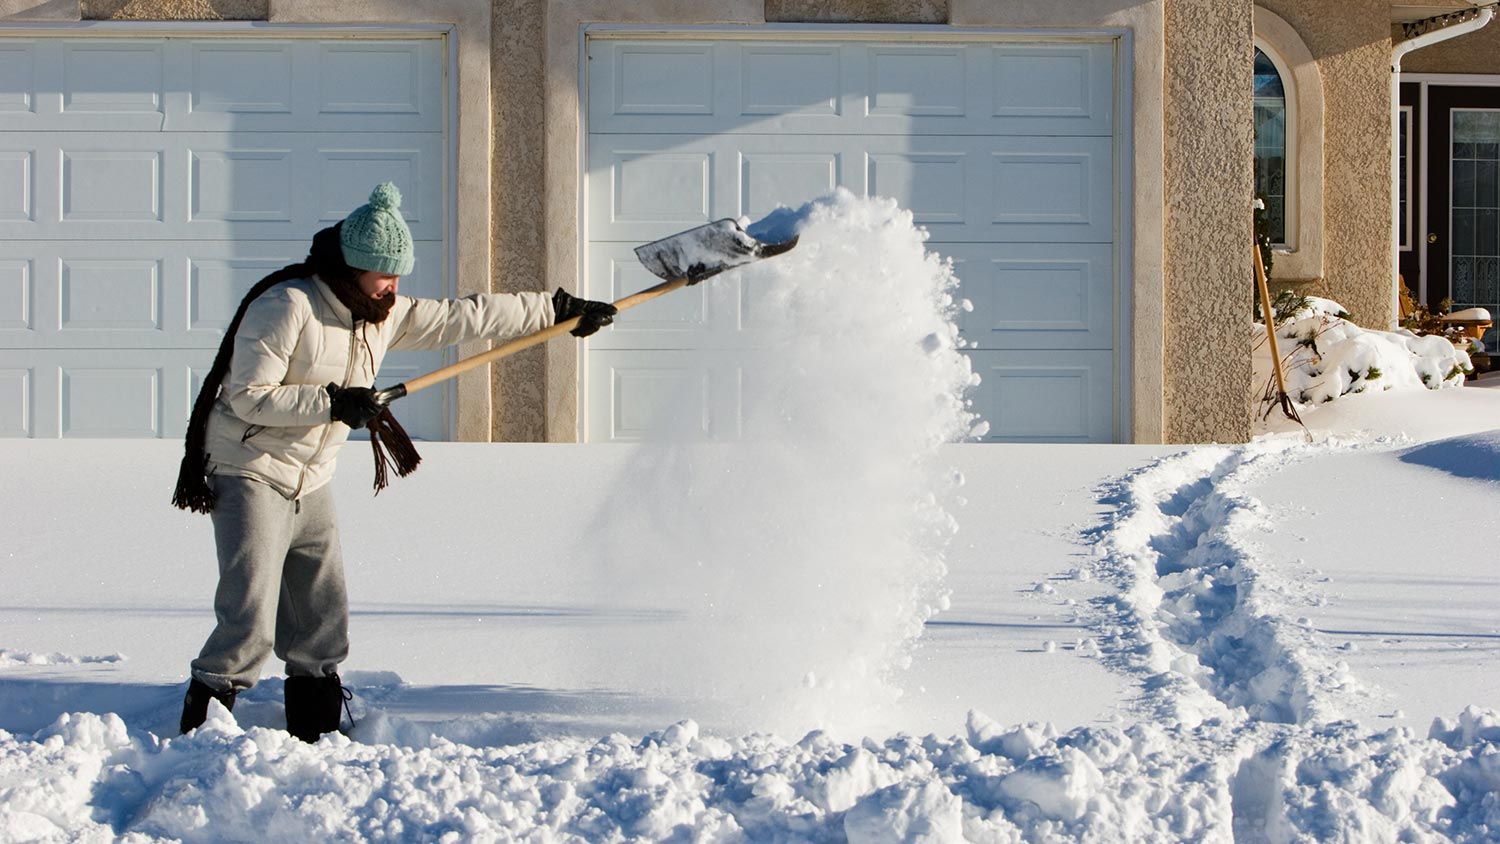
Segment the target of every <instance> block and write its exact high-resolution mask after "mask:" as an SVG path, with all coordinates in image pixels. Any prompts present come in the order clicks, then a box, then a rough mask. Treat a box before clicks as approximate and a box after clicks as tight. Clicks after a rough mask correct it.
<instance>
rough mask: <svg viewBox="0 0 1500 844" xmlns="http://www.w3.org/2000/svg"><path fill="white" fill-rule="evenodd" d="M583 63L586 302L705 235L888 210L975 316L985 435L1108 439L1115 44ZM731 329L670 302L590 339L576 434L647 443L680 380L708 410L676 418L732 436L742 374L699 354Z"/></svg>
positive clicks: (651, 56)
mask: <svg viewBox="0 0 1500 844" xmlns="http://www.w3.org/2000/svg"><path fill="white" fill-rule="evenodd" d="M588 59H589V61H588V66H587V67H588V82H587V91H588V134H587V142H588V152H587V161H588V169H587V177H588V179H587V190H588V195H587V219H586V224H587V239H588V240H587V251H588V257H587V268H586V271H587V279H588V284H589V286H590V287H589V289H590V292H591V294H592V295H595V296H597V297H609V298H615V297H618V296H623V295H627V294H629V293H631V292H634V291H635V290H638V289H641V288H643V287H645V286H647V285H649V284H650V283H652V282H654V281H655V279H652V278H650V277H649V276H647V275H646V273H645V272H644V271H643V270H642V269H641V267H640V266H639V265H636V264H634V261H633V255H632V253H631V247H633V246H634V245H636V244H639V243H642V242H646V241H650V240H653V239H655V238H658V237H661V236H663V235H666V234H671V233H672V232H675V231H680V230H682V229H685V228H688V227H691V226H694V225H698V224H701V223H703V222H704V221H707V220H713V219H717V218H721V217H741V216H746V217H750V218H751V219H758V218H760V217H761V216H764V215H765V214H766V213H767V212H768V211H770V210H771V209H773V208H775V207H776V206H777V205H778V204H784V205H789V206H793V207H795V206H797V205H800V204H801V203H803V202H805V201H806V200H808V199H811V198H812V197H815V196H818V195H820V194H823V193H826V192H828V191H829V190H832V189H833V188H834V187H836V186H843V187H845V188H847V189H849V190H850V191H852V192H854V193H856V194H860V195H882V196H889V197H893V198H895V199H896V200H897V201H898V202H900V204H901V205H902V206H903V207H905V208H909V209H911V210H912V211H913V213H914V216H915V219H916V221H917V223H918V224H920V225H922V226H924V227H926V228H927V229H928V231H929V232H930V233H931V235H932V237H931V240H930V241H929V243H930V246H931V248H932V249H934V250H935V251H937V252H939V253H941V254H943V255H946V256H950V257H952V258H953V259H954V260H955V263H956V266H957V272H958V275H959V277H960V279H961V281H962V285H963V286H962V294H963V295H964V296H965V297H966V298H968V299H970V300H971V301H972V302H973V303H974V311H973V312H972V313H970V314H967V315H966V317H965V319H964V322H963V325H962V329H963V333H964V336H965V338H966V339H967V340H969V341H971V342H972V343H974V344H975V345H974V348H973V349H972V350H970V351H969V354H970V356H971V357H972V359H973V362H974V366H975V369H976V370H977V371H979V372H980V374H981V375H982V377H983V384H982V386H981V387H980V388H979V391H978V394H977V395H976V409H978V410H979V411H980V413H981V414H982V415H983V416H984V417H985V418H986V419H987V420H988V421H989V422H990V434H989V437H988V439H990V440H994V441H1054V442H1110V441H1113V440H1115V439H1116V438H1117V437H1118V436H1119V427H1120V426H1119V423H1118V420H1117V416H1118V409H1117V405H1118V401H1117V394H1118V390H1119V388H1118V386H1117V385H1118V375H1117V374H1116V369H1117V362H1118V361H1120V360H1121V359H1122V350H1121V341H1120V338H1119V336H1118V329H1117V308H1118V305H1117V298H1118V297H1117V295H1116V292H1117V289H1118V281H1117V279H1118V271H1117V259H1116V249H1115V245H1116V244H1115V240H1116V231H1117V230H1118V225H1117V223H1118V221H1117V220H1116V219H1115V217H1116V211H1115V208H1116V196H1117V192H1116V184H1117V176H1116V173H1115V170H1114V161H1113V157H1114V153H1115V140H1114V137H1115V132H1116V126H1115V121H1114V111H1115V87H1114V86H1115V45H1114V42H1113V41H1077V40H1069V41H1054V42H1046V41H1027V42H1024V43H1018V42H1012V41H988V42H982V43H955V42H951V41H946V42H935V41H934V42H927V43H922V42H901V43H878V42H870V41H858V40H847V41H837V42H814V41H804V40H798V41H786V42H781V43H777V42H769V41H760V40H721V41H684V40H654V41H653V40H631V39H622V38H596V39H591V40H590V41H589V44H588ZM726 281H728V279H726ZM730 298H733V299H734V300H735V304H733V305H731V307H734V308H738V307H739V305H738V297H730ZM714 301H719V300H718V299H715V300H714ZM647 308H649V309H650V310H649V311H647ZM739 316H740V315H739V314H738V313H715V312H713V310H712V306H711V303H710V302H709V300H707V299H706V298H704V297H703V296H701V295H698V296H695V295H692V294H690V293H688V294H678V295H675V296H673V297H667V298H665V299H662V300H658V301H657V302H653V303H651V304H650V305H648V306H645V307H643V308H642V309H641V312H640V313H639V314H636V313H632V314H631V315H630V316H629V318H627V319H622V320H621V321H620V324H619V325H618V326H616V327H615V328H613V329H611V330H608V331H606V332H601V333H600V334H598V335H595V339H593V340H592V341H591V342H590V343H589V346H588V351H587V357H586V364H585V366H586V371H585V383H586V385H587V386H586V395H585V418H584V423H585V436H586V438H587V439H589V440H595V441H608V440H631V439H639V438H640V437H642V436H644V435H646V434H647V433H648V428H649V426H650V420H651V419H653V418H654V417H655V411H656V408H657V406H658V404H659V403H660V402H661V401H662V400H663V398H662V397H663V396H665V395H668V392H667V391H666V390H664V389H663V387H662V385H663V384H664V383H665V382H666V380H667V379H668V378H669V377H677V376H678V375H680V374H682V373H688V374H691V375H692V376H694V377H695V378H701V380H702V383H703V385H704V389H703V390H702V391H701V395H702V402H703V404H702V407H701V408H691V409H689V408H681V409H679V411H680V412H679V413H677V414H675V415H679V416H684V415H688V414H691V413H697V412H699V411H701V414H700V415H701V418H702V419H703V420H704V422H703V427H704V431H705V434H706V435H708V436H710V437H714V436H723V435H724V434H725V432H733V431H735V430H738V425H737V424H736V423H737V419H735V418H734V417H735V414H736V412H737V411H736V408H737V407H738V406H739V401H738V399H739V396H738V392H737V391H738V386H737V385H738V384H739V380H740V379H739V378H738V373H735V372H732V371H725V369H724V367H725V365H724V364H722V363H720V360H721V359H722V358H716V356H715V355H714V354H713V351H712V350H713V349H716V348H725V347H733V346H734V344H735V343H736V341H737V338H736V330H737V329H736V326H737V325H738V324H739Z"/></svg>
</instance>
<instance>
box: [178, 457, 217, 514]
mask: <svg viewBox="0 0 1500 844" xmlns="http://www.w3.org/2000/svg"><path fill="white" fill-rule="evenodd" d="M207 475H208V455H207V454H206V453H204V452H203V451H202V450H199V451H197V452H196V453H195V452H193V451H191V450H189V451H188V453H187V454H185V455H183V457H182V466H181V467H180V468H179V469H178V470H177V488H176V490H174V491H173V493H172V506H173V507H177V508H178V509H181V510H191V511H193V512H194V513H211V512H213V509H214V505H215V504H218V503H219V498H218V496H216V495H214V491H213V489H212V488H211V487H210V486H209V485H208V477H207Z"/></svg>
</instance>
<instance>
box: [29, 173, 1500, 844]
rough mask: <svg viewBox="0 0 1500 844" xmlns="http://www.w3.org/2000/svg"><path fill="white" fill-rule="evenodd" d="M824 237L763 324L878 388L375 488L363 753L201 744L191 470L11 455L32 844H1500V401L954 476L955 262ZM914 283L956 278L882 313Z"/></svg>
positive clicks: (1028, 453)
mask: <svg viewBox="0 0 1500 844" xmlns="http://www.w3.org/2000/svg"><path fill="white" fill-rule="evenodd" d="M844 201H847V200H844ZM807 216H808V218H809V219H811V217H812V214H811V212H810V211H809V212H808V213H807ZM822 224H823V225H825V226H826V227H827V228H825V229H824V233H823V234H821V235H819V234H817V230H815V229H814V230H812V231H811V234H813V237H812V239H811V240H810V241H805V242H804V243H803V244H802V245H801V246H799V247H798V250H797V251H801V250H804V249H807V254H816V253H815V252H814V250H813V249H809V248H808V247H815V246H816V245H817V243H818V242H819V240H820V239H828V240H839V241H841V242H840V243H839V244H838V248H839V249H845V248H846V247H847V251H846V252H843V253H841V254H842V257H838V258H828V257H826V256H825V257H823V258H821V259H820V260H821V261H822V262H823V264H820V265H813V264H797V263H792V262H790V261H788V262H787V263H785V264H784V265H783V266H782V269H781V270H778V269H777V267H776V265H775V264H774V262H771V261H767V262H765V263H764V264H763V265H757V266H756V267H754V268H753V269H754V270H755V271H756V272H757V273H765V275H762V276H760V277H759V278H757V279H756V284H757V288H756V289H757V290H760V291H761V292H765V293H775V292H776V291H779V294H777V295H782V296H784V297H787V298H785V299H784V300H783V301H782V302H781V303H780V307H781V308H783V309H784V310H785V312H786V313H787V314H789V315H790V316H789V318H788V320H789V324H788V325H787V326H783V328H785V329H789V330H790V329H796V328H800V329H806V330H812V331H813V333H815V334H816V332H817V330H818V326H820V325H822V324H824V323H825V322H826V321H827V315H828V313H829V311H837V310H838V308H840V307H843V308H845V309H846V310H850V311H852V312H851V313H849V314H848V317H849V324H850V325H851V326H853V327H854V328H851V330H855V329H856V328H857V330H859V331H861V332H863V333H864V334H865V335H866V336H870V335H874V336H878V337H880V338H881V340H882V343H881V346H880V348H881V349H882V350H883V351H882V352H881V353H879V354H871V353H870V352H869V349H859V348H857V346H858V344H857V343H853V342H850V340H851V338H850V337H847V336H846V337H842V338H840V339H841V341H842V342H840V343H824V342H820V341H819V340H817V339H816V338H814V339H808V340H806V341H805V342H807V343H808V344H809V345H806V346H798V345H790V346H788V345H786V343H788V342H790V341H791V338H789V337H780V338H775V340H774V342H773V340H772V338H771V337H768V338H767V343H768V345H770V346H776V345H781V346H783V348H782V349H781V350H779V351H778V350H775V349H768V348H766V347H756V348H752V349H749V350H747V351H746V353H745V358H744V359H745V360H746V361H748V362H750V363H752V364H754V366H756V367H766V368H767V369H768V371H774V372H776V373H777V378H778V383H779V384H781V385H783V387H784V389H783V392H782V394H781V395H780V396H777V397H774V399H768V400H767V403H765V404H755V403H754V402H755V399H754V396H755V392H754V390H748V391H747V395H749V396H751V397H752V399H751V401H752V406H751V407H750V408H748V410H749V411H750V412H749V414H748V416H749V418H750V419H751V420H755V421H754V423H753V424H750V425H747V431H746V433H747V437H746V440H745V441H744V442H743V443H695V442H687V441H674V440H669V441H665V442H656V443H646V444H642V445H640V446H611V447H600V446H541V445H533V446H528V445H514V446H512V445H470V444H428V445H425V446H424V447H423V451H424V456H425V457H426V461H425V462H424V465H423V467H422V469H421V470H420V471H419V472H417V473H416V474H415V475H413V476H412V477H410V478H407V479H403V480H401V481H399V482H397V483H395V484H394V485H393V486H392V487H391V488H390V489H389V490H387V491H386V492H384V493H382V494H381V496H380V497H379V498H371V497H370V495H369V489H368V484H369V471H370V464H369V458H368V453H366V452H364V451H363V450H360V449H356V448H351V449H349V450H347V451H346V455H345V458H344V461H343V463H344V465H343V466H342V468H341V473H340V476H339V478H338V479H337V481H336V484H337V485H338V487H337V492H336V495H337V496H338V499H339V502H340V514H341V521H342V523H343V526H344V545H345V555H346V558H347V559H348V563H349V565H348V570H349V581H350V589H351V593H352V596H353V601H354V603H353V615H352V619H351V628H352V638H353V646H354V649H353V652H352V654H351V657H350V659H349V661H348V662H347V663H346V665H345V678H346V680H347V681H348V682H349V684H350V685H351V686H352V687H353V688H354V691H355V693H356V698H355V700H354V702H353V707H352V708H353V713H354V716H355V719H356V721H357V724H355V725H354V726H352V727H351V728H348V730H347V731H348V735H347V736H345V735H337V734H335V735H330V736H327V737H325V738H324V739H323V740H322V741H321V742H320V743H319V744H318V745H316V746H308V745H304V744H301V743H300V742H297V741H295V740H292V739H290V738H289V737H288V736H287V735H286V734H285V733H284V732H283V731H282V730H281V729H280V727H281V726H282V721H281V719H282V713H281V708H280V680H279V679H277V673H278V668H279V667H278V666H276V665H275V664H268V665H267V666H266V669H265V679H264V680H263V681H262V682H261V683H260V685H258V686H257V687H256V688H255V689H253V690H251V691H250V692H248V693H246V694H245V695H243V696H242V697H241V699H240V702H239V704H238V705H237V706H236V708H235V711H234V713H232V714H230V713H227V712H225V711H223V710H222V709H220V708H218V707H215V708H214V709H213V711H212V712H211V715H210V720H209V723H208V724H206V725H205V726H204V727H203V728H201V729H199V730H197V731H195V732H194V733H193V734H191V735H188V736H182V737H179V736H176V735H175V729H173V727H174V725H175V721H176V717H177V713H178V707H179V705H180V695H181V691H182V688H183V684H184V682H185V674H184V672H185V670H186V666H187V662H188V660H189V659H191V657H192V656H193V655H194V654H195V652H196V649H197V647H198V645H199V644H200V643H201V641H202V639H203V637H204V636H205V635H206V634H207V632H208V630H209V628H210V626H211V625H212V612H211V608H210V603H209V601H210V596H211V590H212V587H213V561H212V554H211V548H212V543H211V534H210V530H209V527H208V522H207V520H206V519H203V518H202V517H199V516H193V515H189V514H185V513H181V512H179V511H176V510H173V509H171V508H170V507H169V506H168V505H167V503H166V501H167V498H168V497H169V492H168V491H169V490H170V488H171V483H172V479H173V476H174V474H175V469H176V457H177V455H178V454H179V446H178V445H177V444H175V443H161V442H122V441H108V442H106V441H73V442H69V441H61V442H48V441H35V442H26V441H11V442H4V443H0V468H3V470H4V474H5V477H6V479H7V482H6V484H5V485H4V486H3V487H0V535H3V536H5V537H6V543H5V545H4V548H3V551H0V556H3V559H4V560H5V566H4V569H3V579H0V582H3V584H4V598H3V600H0V841H32V840H57V841H62V840H82V841H111V840H122V841H129V842H154V841H171V840H179V841H265V840H279V841H313V840H317V841H492V840H493V841H591V842H592V841H625V840H641V841H736V842H738V841H744V842H770V841H778V842H779V841H787V842H791V841H809V842H823V841H829V842H838V841H850V842H858V843H859V844H863V843H864V842H918V841H921V842H934V843H936V842H942V843H943V844H948V843H949V842H958V841H971V842H1017V841H1048V842H1053V841H1055V842H1074V841H1100V842H1110V841H1122V842H1123V841H1131V842H1135V841H1164V842H1165V841H1183V842H1187V841H1192V842H1198V841H1223V842H1229V841H1234V842H1243V844H1253V842H1261V841H1271V842H1290V841H1307V842H1312V841H1317V842H1350V844H1353V842H1383V841H1390V842H1396V841H1410V842H1427V841H1434V842H1436V841H1464V842H1480V841H1495V840H1500V796H1497V793H1500V715H1497V714H1496V713H1495V712H1494V711H1493V710H1492V709H1490V708H1487V707H1494V706H1495V705H1496V701H1500V671H1497V670H1496V669H1497V667H1500V665H1497V663H1500V647H1497V643H1500V618H1497V610H1496V609H1495V607H1497V606H1500V586H1497V584H1496V582H1495V578H1494V577H1493V575H1492V569H1493V566H1492V564H1491V563H1490V562H1489V561H1492V560H1493V559H1494V551H1493V539H1494V537H1495V536H1496V535H1497V534H1500V530H1497V528H1500V517H1497V516H1496V513H1495V510H1496V508H1495V504H1496V503H1497V500H1500V499H1497V497H1496V492H1497V487H1500V467H1497V465H1496V462H1495V461H1496V456H1497V452H1500V445H1497V441H1500V434H1497V433H1496V430H1497V429H1500V412H1497V411H1500V391H1496V390H1487V389H1476V388H1472V387H1460V388H1454V389H1445V390H1440V391H1427V390H1424V389H1420V388H1417V389H1408V390H1396V391H1392V392H1389V393H1369V394H1363V395H1350V396H1344V397H1342V398H1339V399H1338V400H1337V401H1334V402H1332V403H1329V404H1325V405H1321V406H1317V407H1315V408H1312V409H1311V410H1309V411H1308V412H1305V413H1304V419H1305V420H1306V422H1307V426H1308V429H1309V430H1308V431H1307V432H1304V431H1303V429H1301V428H1298V427H1295V426H1290V425H1289V424H1288V423H1286V422H1285V421H1284V420H1278V419H1276V418H1275V417H1272V418H1270V419H1268V420H1267V423H1266V429H1267V430H1266V433H1264V434H1263V435H1262V436H1260V437H1258V438H1257V439H1256V440H1255V441H1253V442H1251V443H1248V444H1243V445H1214V446H1194V447H1182V446H1177V447H1171V446H1071V445H1069V446H1039V445H1018V446H1006V445H992V446H980V445H946V446H945V445H940V444H939V443H940V442H941V441H942V440H943V439H945V438H948V437H951V436H952V434H953V433H954V432H955V431H958V430H962V429H963V428H964V427H965V426H967V425H968V424H969V421H970V420H967V419H966V418H965V416H964V413H963V411H962V406H961V405H956V404H954V403H953V401H952V397H953V395H954V394H955V391H956V390H958V389H960V388H961V385H962V382H963V381H964V377H965V370H964V367H963V365H962V363H961V359H959V358H957V357H956V355H955V354H954V350H953V349H952V347H951V343H950V342H949V341H950V340H951V335H945V334H944V333H943V330H942V325H943V323H944V322H945V321H946V315H949V314H950V311H951V308H953V307H954V306H955V305H956V303H954V302H953V301H951V299H950V298H948V296H947V294H948V293H949V290H948V288H947V285H948V283H949V282H948V280H947V277H946V275H945V274H946V270H945V268H944V267H942V265H941V264H938V263H930V262H928V261H927V259H926V258H925V257H924V256H923V255H922V253H921V245H920V238H913V237H911V236H910V235H911V232H912V231H913V230H912V229H911V227H910V223H909V220H907V219H904V218H903V217H902V216H901V215H900V213H899V212H897V211H896V210H895V209H894V208H892V207H881V206H874V205H864V206H862V207H860V208H845V209H844V213H841V214H837V215H833V216H832V217H828V218H824V219H823V220H822ZM809 233H810V232H809V231H807V230H805V231H804V238H807V237H808V235H809ZM886 247H891V248H893V249H895V250H896V252H894V253H892V252H882V250H883V249H885V248H886ZM797 251H794V252H793V253H789V254H788V255H787V256H783V257H785V258H790V257H791V256H793V255H796V254H797ZM778 260H780V259H778ZM862 262H868V263H862ZM903 262H906V263H904V264H903ZM828 264H834V265H837V266H838V268H839V272H840V273H841V275H838V276H837V277H833V276H829V277H824V278H822V279H820V280H821V281H822V282H824V285H825V286H829V285H833V284H834V283H835V282H837V285H838V286H837V287H836V288H835V289H836V290H838V291H839V292H840V293H841V294H843V296H842V297H834V299H831V300H824V299H820V298H819V296H818V294H816V293H810V292H807V291H800V290H799V289H798V288H797V287H796V286H795V285H794V284H793V285H791V286H786V287H778V284H779V283H787V284H789V283H790V281H791V279H792V278H793V277H795V276H797V275H802V276H805V275H807V274H808V273H815V272H818V271H820V270H819V267H823V268H824V269H826V265H828ZM883 265H895V266H905V267H906V268H907V269H906V270H905V272H907V273H912V272H916V273H918V274H919V276H920V277H922V278H924V279H926V280H927V281H929V282H930V284H926V285H925V286H919V290H918V291H917V293H916V295H915V296H913V297H912V298H909V299H902V298H900V297H894V298H893V297H890V296H881V297H871V298H870V299H869V300H856V299H854V298H850V294H851V293H852V292H853V291H856V290H858V289H859V285H860V284H871V285H874V286H876V287H879V286H880V285H881V284H885V283H888V282H889V281H890V280H889V279H885V278H884V277H882V276H881V275H880V271H879V267H880V266H883ZM913 267H920V268H921V269H913ZM742 272H744V273H746V274H748V273H749V270H748V269H747V270H744V271H742ZM778 272H784V273H785V275H784V276H780V277H778V275H777V273H778ZM830 272H831V271H830ZM867 275H868V276H869V278H868V279H867V278H865V276H867ZM882 303H885V304H882ZM886 305H889V307H890V308H891V309H893V310H889V311H884V312H882V311H881V310H880V309H881V308H882V307H885V306H886ZM752 312H753V308H752ZM882 316H884V317H885V322H886V323H887V324H885V325H881V324H880V322H881V320H880V318H881V317H882ZM766 330H767V331H771V332H775V331H776V330H778V329H776V328H774V327H767V328H766ZM945 337H946V338H947V339H945ZM903 338H904V339H903ZM908 341H909V342H908ZM799 342H800V341H799ZM893 348H894V349H898V350H899V349H901V348H905V349H906V350H907V351H906V352H905V353H901V352H899V351H898V352H895V353H892V352H890V351H889V350H890V349H893ZM861 354H863V355H864V356H865V357H866V358H868V359H869V360H870V361H871V362H872V364H873V365H874V367H875V369H874V370H872V371H863V370H860V369H859V368H858V367H859V366H860V364H859V362H858V358H859V357H860V356H861ZM799 362H802V363H806V364H812V363H814V362H816V364H817V365H807V366H803V367H801V368H802V369H805V370H806V373H805V374H803V373H799V372H798V369H799V367H798V363H799ZM822 367H827V368H828V370H829V371H830V372H837V373H838V376H839V377H838V378H835V379H830V378H828V377H825V374H826V373H822V372H820V371H819V369H820V368H822ZM804 378H805V380H802V379H804ZM860 385H863V386H862V387H861V386H860ZM862 390H863V391H864V392H862ZM913 393H916V395H917V396H918V397H921V401H916V402H909V401H908V400H909V399H912V398H913V395H912V394H913ZM779 409H784V410H785V411H786V413H785V414H780V413H779ZM846 409H847V410H850V411H857V412H855V413H845V412H844V411H845V410H846ZM758 413H760V414H768V415H759V416H758V415H757V414H758ZM871 416H876V417H878V418H876V419H871V418H870V417H871ZM882 422H883V424H878V423H882ZM862 444H863V445H862ZM747 458H748V459H747ZM950 519H951V521H950ZM872 522H873V523H872ZM918 632H920V636H919V637H918V636H917V635H916V634H917V633H918Z"/></svg>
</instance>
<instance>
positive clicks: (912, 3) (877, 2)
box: [765, 0, 948, 23]
mask: <svg viewBox="0 0 1500 844" xmlns="http://www.w3.org/2000/svg"><path fill="white" fill-rule="evenodd" d="M765 3H766V12H765V14H766V20H767V21H817V22H819V23H851V22H856V21H857V22H859V23H947V22H948V0H765Z"/></svg>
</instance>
